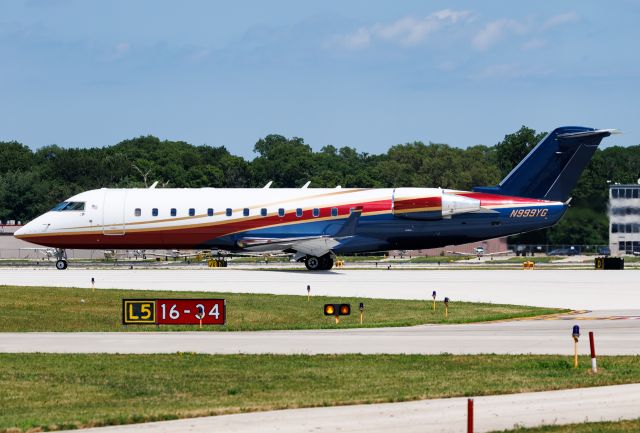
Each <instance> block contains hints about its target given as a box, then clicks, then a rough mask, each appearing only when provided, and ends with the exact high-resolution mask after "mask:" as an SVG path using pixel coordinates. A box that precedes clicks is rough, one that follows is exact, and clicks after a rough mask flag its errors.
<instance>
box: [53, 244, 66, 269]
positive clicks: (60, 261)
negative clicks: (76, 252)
mask: <svg viewBox="0 0 640 433" xmlns="http://www.w3.org/2000/svg"><path fill="white" fill-rule="evenodd" d="M55 255H56V259H57V260H56V269H58V270H60V271H62V270H65V269H67V251H66V250H65V249H64V248H56V253H55Z"/></svg>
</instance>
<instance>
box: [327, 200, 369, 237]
mask: <svg viewBox="0 0 640 433" xmlns="http://www.w3.org/2000/svg"><path fill="white" fill-rule="evenodd" d="M360 215H362V207H357V208H355V209H353V210H352V211H351V215H349V218H347V220H346V221H345V222H344V224H343V225H342V227H340V230H338V233H336V234H335V235H333V236H332V237H333V238H344V237H347V236H354V235H355V234H356V227H357V226H358V220H360Z"/></svg>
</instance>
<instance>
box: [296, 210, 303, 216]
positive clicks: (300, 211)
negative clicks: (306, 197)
mask: <svg viewBox="0 0 640 433" xmlns="http://www.w3.org/2000/svg"><path fill="white" fill-rule="evenodd" d="M296 216H297V217H298V218H300V217H301V216H302V209H300V208H298V209H296Z"/></svg>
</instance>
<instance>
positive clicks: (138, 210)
mask: <svg viewBox="0 0 640 433" xmlns="http://www.w3.org/2000/svg"><path fill="white" fill-rule="evenodd" d="M133 214H134V215H135V216H140V215H142V210H140V208H139V207H138V208H136V210H134V211H133Z"/></svg>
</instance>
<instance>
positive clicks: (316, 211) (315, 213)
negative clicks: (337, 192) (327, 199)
mask: <svg viewBox="0 0 640 433" xmlns="http://www.w3.org/2000/svg"><path fill="white" fill-rule="evenodd" d="M313 216H314V217H319V216H320V209H318V208H317V207H314V208H313Z"/></svg>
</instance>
